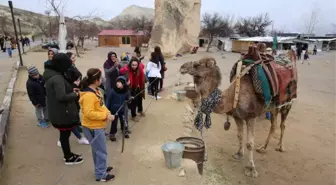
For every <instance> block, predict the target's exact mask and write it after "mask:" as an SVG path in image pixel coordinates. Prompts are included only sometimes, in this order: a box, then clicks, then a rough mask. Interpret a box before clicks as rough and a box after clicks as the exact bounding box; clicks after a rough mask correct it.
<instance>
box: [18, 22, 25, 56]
mask: <svg viewBox="0 0 336 185" xmlns="http://www.w3.org/2000/svg"><path fill="white" fill-rule="evenodd" d="M17 20H18V24H19V31H20V39H22V40H21V44H22V53H24V46H23V43H24V42H23V37H22V31H21V23H20V19H19V18H18V19H17Z"/></svg>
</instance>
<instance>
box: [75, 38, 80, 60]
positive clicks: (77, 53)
mask: <svg viewBox="0 0 336 185" xmlns="http://www.w3.org/2000/svg"><path fill="white" fill-rule="evenodd" d="M73 41H74V42H75V37H73ZM74 45H75V50H76V55H77V57H80V55H79V51H78V48H77V44H74Z"/></svg>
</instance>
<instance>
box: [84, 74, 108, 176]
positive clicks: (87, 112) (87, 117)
mask: <svg viewBox="0 0 336 185" xmlns="http://www.w3.org/2000/svg"><path fill="white" fill-rule="evenodd" d="M101 77H102V73H101V71H100V70H99V69H95V68H92V69H89V70H88V71H87V76H86V77H84V79H83V81H82V82H81V87H82V91H81V92H80V99H79V104H80V106H81V117H82V126H83V132H84V135H85V136H86V138H87V139H88V140H89V142H90V145H91V148H92V157H93V163H94V168H95V176H96V181H109V180H113V179H114V175H112V174H109V172H110V171H111V170H112V169H113V168H112V167H108V166H107V151H106V150H107V149H106V137H105V131H104V129H105V127H106V125H107V122H108V121H112V120H114V116H113V115H111V113H110V111H109V110H108V109H107V108H106V106H105V105H104V99H103V95H102V94H101V93H100V91H99V90H98V87H99V86H100V84H101Z"/></svg>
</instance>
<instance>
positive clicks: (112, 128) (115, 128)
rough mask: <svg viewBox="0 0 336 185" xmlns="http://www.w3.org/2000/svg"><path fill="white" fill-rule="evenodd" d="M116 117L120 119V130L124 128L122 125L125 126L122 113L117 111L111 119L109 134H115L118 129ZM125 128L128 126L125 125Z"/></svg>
mask: <svg viewBox="0 0 336 185" xmlns="http://www.w3.org/2000/svg"><path fill="white" fill-rule="evenodd" d="M126 114H127V113H126ZM118 118H119V120H120V128H121V130H123V129H124V126H125V120H124V115H123V114H120V113H119V115H115V118H114V120H113V121H112V125H111V130H110V134H116V133H117V131H118ZM125 130H126V131H127V130H128V127H126V128H125Z"/></svg>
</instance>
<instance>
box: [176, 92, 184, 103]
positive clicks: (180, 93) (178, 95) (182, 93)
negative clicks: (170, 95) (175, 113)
mask: <svg viewBox="0 0 336 185" xmlns="http://www.w3.org/2000/svg"><path fill="white" fill-rule="evenodd" d="M185 95H186V91H183V90H182V91H177V92H176V96H177V100H178V101H184V98H185Z"/></svg>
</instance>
